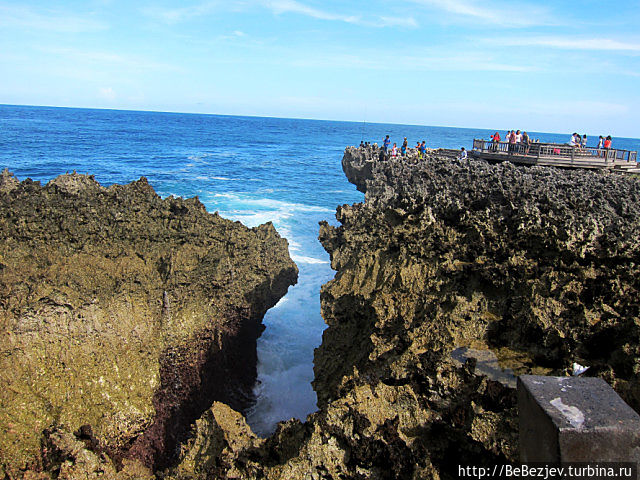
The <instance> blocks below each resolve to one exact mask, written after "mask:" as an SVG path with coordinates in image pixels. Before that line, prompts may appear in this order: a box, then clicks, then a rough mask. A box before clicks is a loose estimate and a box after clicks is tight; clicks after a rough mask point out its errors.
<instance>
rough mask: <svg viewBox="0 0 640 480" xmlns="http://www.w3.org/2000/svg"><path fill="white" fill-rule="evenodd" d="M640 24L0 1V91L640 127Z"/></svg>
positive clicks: (162, 107) (258, 111) (484, 3)
mask: <svg viewBox="0 0 640 480" xmlns="http://www.w3.org/2000/svg"><path fill="white" fill-rule="evenodd" d="M638 25H640V1H638V0H633V1H627V0H623V1H616V2H607V1H604V2H603V1H601V0H598V1H595V0H582V1H580V2H575V1H565V0H555V1H547V0H541V1H529V0H523V1H519V0H514V1H493V0H394V1H388V0H370V1H353V2H344V1H342V2H341V1H333V0H328V1H322V2H321V1H318V0H226V1H222V0H220V1H218V0H195V1H183V2H177V1H153V2H149V1H144V0H143V1H138V2H131V1H120V0H83V1H79V0H78V1H74V0H60V1H51V0H47V1H35V0H20V1H3V0H0V73H1V74H0V103H2V104H18V105H53V106H70V107H90V108H114V109H127V110H156V111H174V112H194V113H215V114H230V115H256V116H271V117H292V118H315V119H327V120H351V121H357V122H363V121H366V122H380V123H401V124H416V125H442V126H457V127H475V128H489V129H497V130H505V129H511V128H514V129H523V130H533V131H543V132H558V133H562V132H573V131H579V132H587V133H589V134H590V135H600V134H605V135H608V134H612V135H614V136H626V137H633V138H638V137H640V122H639V121H638V111H639V108H640V88H639V87H640V29H639V28H638Z"/></svg>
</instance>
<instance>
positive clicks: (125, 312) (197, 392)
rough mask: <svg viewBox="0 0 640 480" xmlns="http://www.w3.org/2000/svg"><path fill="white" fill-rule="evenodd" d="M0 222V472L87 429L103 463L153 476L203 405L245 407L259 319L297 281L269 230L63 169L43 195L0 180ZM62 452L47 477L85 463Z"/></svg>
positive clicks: (33, 467) (32, 462)
mask: <svg viewBox="0 0 640 480" xmlns="http://www.w3.org/2000/svg"><path fill="white" fill-rule="evenodd" d="M0 212H1V214H0V292H1V293H0V465H1V467H0V469H4V472H5V474H6V475H9V477H10V478H14V477H18V476H21V475H23V474H24V472H25V471H27V470H30V471H32V472H35V471H46V466H45V465H44V464H43V458H42V452H41V444H42V442H43V432H46V431H49V430H50V429H51V428H53V426H58V425H63V426H64V428H65V429H66V430H65V431H66V432H74V431H76V430H77V429H79V428H80V427H81V426H83V425H89V426H90V427H91V429H92V432H93V435H94V437H95V440H96V442H97V443H98V444H99V445H100V448H101V449H102V450H101V451H103V452H105V455H107V456H108V457H109V459H110V460H109V462H114V464H115V465H116V467H117V468H121V467H122V464H123V462H124V463H126V462H128V461H130V460H127V459H131V461H134V460H137V461H139V462H140V463H141V464H143V465H146V466H147V467H149V468H152V469H157V468H162V467H164V466H168V465H169V464H171V463H172V462H173V461H174V460H175V459H176V458H177V453H178V449H179V447H180V444H181V442H182V441H184V440H185V439H186V437H187V435H188V432H189V430H190V425H191V423H192V422H194V421H195V420H196V419H197V418H198V417H199V416H200V415H201V414H202V412H204V411H206V410H207V408H209V407H210V405H211V402H212V400H214V399H215V400H220V401H224V402H226V403H228V404H229V405H232V406H233V407H234V408H236V409H238V410H242V409H244V408H246V407H247V406H248V405H249V404H250V403H251V388H252V386H253V383H254V381H255V376H256V371H255V367H256V351H255V342H256V339H257V337H258V336H259V334H260V332H261V330H262V325H261V319H262V317H263V315H264V313H265V312H266V310H267V309H268V308H270V307H271V306H273V305H274V304H275V303H276V302H277V301H278V300H279V299H280V298H281V297H282V296H283V295H284V294H285V293H286V291H287V288H288V286H289V285H291V284H293V283H295V281H296V278H297V268H296V267H295V265H294V263H293V262H292V261H291V259H290V258H289V255H288V248H287V242H286V240H284V239H282V238H281V237H280V236H279V235H278V233H277V232H276V231H275V229H274V227H273V225H271V224H265V225H261V226H259V227H257V228H253V229H249V228H246V227H244V226H243V225H241V224H240V223H239V222H231V221H229V220H225V219H222V218H220V217H219V216H218V215H217V214H213V215H211V214H209V213H207V212H206V210H205V208H204V206H203V205H202V204H201V203H200V202H199V201H198V199H197V198H196V199H189V200H183V199H181V198H167V199H165V200H162V199H160V197H158V195H156V193H155V192H154V190H153V188H152V187H151V186H150V185H149V184H148V183H147V181H146V179H144V178H141V179H140V180H139V181H136V182H133V183H131V184H129V185H113V186H111V187H109V188H104V187H102V186H100V185H99V184H98V183H97V182H96V181H95V179H94V178H93V177H91V176H85V175H78V174H76V173H74V174H71V175H62V176H60V177H58V178H56V179H54V180H52V181H51V182H49V183H48V184H47V185H46V186H44V187H43V186H41V185H40V184H39V182H32V181H30V180H25V181H23V182H21V183H18V182H17V180H15V177H13V176H11V175H10V174H8V173H7V172H5V173H3V174H2V177H1V181H0ZM60 435H62V434H60ZM65 435H67V437H68V436H69V435H72V434H69V433H68V434H65ZM67 437H65V438H67ZM50 438H53V437H51V436H50ZM60 438H62V437H60ZM69 438H70V437H69ZM56 441H57V440H56ZM70 441H71V440H70ZM67 443H69V442H67ZM65 448H66V447H65ZM70 448H71V447H70ZM74 449H75V447H73V448H71V450H73V452H75V450H74ZM67 450H69V449H68V448H67V449H66V450H65V452H66V451H67ZM71 450H69V451H71ZM65 455H66V456H65V458H66V460H64V462H62V463H61V465H63V466H64V469H65V472H67V473H65V475H67V476H66V477H61V478H76V474H75V473H73V472H74V471H76V470H77V469H79V470H78V471H82V470H83V468H84V467H81V466H79V464H78V462H80V461H82V462H85V460H81V459H83V458H85V456H83V455H84V454H82V455H80V454H79V455H80V456H78V455H76V454H75V453H73V454H67V453H65ZM67 457H68V458H67ZM86 458H88V457H86ZM94 460H95V461H94ZM86 461H87V462H89V461H91V462H94V464H95V465H97V463H95V462H98V463H100V462H101V461H102V460H100V459H93V460H86ZM65 462H66V463H65ZM68 462H71V465H67V463H68ZM65 465H67V466H65ZM84 465H85V466H87V465H89V464H88V463H86V462H85V463H84ZM92 465H93V464H92ZM67 467H68V468H67ZM61 468H62V467H61ZM87 468H88V467H87ZM105 468H107V467H105ZM109 468H111V467H109ZM78 475H80V476H81V474H78ZM88 475H93V473H88ZM78 478H79V477H78ZM82 478H84V477H82ZM87 478H93V477H91V476H89V477H87Z"/></svg>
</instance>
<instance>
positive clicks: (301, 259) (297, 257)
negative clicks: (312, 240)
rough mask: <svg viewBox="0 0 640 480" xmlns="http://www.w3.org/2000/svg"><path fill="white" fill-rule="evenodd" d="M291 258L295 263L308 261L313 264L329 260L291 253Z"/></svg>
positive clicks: (326, 262)
mask: <svg viewBox="0 0 640 480" xmlns="http://www.w3.org/2000/svg"><path fill="white" fill-rule="evenodd" d="M291 259H292V260H293V261H294V262H296V263H310V264H313V265H320V264H327V265H328V264H329V262H328V261H326V260H320V259H319V258H313V257H305V256H303V255H291Z"/></svg>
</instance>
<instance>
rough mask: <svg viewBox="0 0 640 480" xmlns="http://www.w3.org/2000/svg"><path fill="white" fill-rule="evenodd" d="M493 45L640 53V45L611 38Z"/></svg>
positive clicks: (505, 41) (520, 40)
mask: <svg viewBox="0 0 640 480" xmlns="http://www.w3.org/2000/svg"><path fill="white" fill-rule="evenodd" d="M491 43H494V44H499V45H506V46H527V47H550V48H558V49H563V50H594V51H619V52H640V43H633V42H622V41H619V40H614V39H611V38H579V37H529V38H526V37H525V38H522V37H519V38H502V39H492V40H491Z"/></svg>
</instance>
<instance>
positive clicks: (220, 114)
mask: <svg viewBox="0 0 640 480" xmlns="http://www.w3.org/2000/svg"><path fill="white" fill-rule="evenodd" d="M0 107H31V108H60V109H75V110H97V111H107V112H134V113H166V114H176V115H205V116H215V117H238V118H271V119H280V120H304V121H313V122H343V123H355V124H361V123H364V124H367V123H368V124H370V125H396V126H407V127H429V128H455V129H459V130H486V131H488V132H493V131H498V132H502V131H504V130H507V131H511V130H514V129H513V128H482V127H460V126H453V125H423V124H416V123H395V122H369V121H366V120H362V121H360V120H335V119H327V118H307V117H277V116H273V115H239V114H231V113H203V112H184V111H176V110H136V109H130V108H105V107H74V106H68V105H35V104H12V103H0ZM521 130H522V129H521ZM523 131H524V130H523ZM528 131H529V132H532V133H541V134H551V135H565V134H566V135H571V133H566V132H542V131H536V130H528ZM612 136H613V137H614V138H622V139H626V140H638V141H640V137H624V136H616V135H612Z"/></svg>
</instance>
